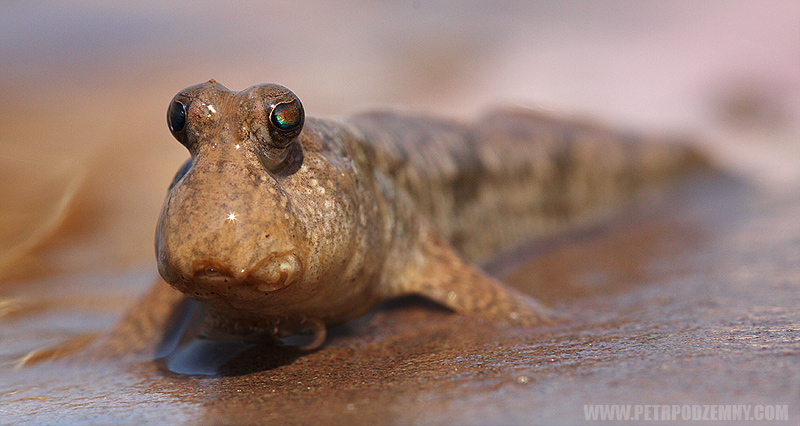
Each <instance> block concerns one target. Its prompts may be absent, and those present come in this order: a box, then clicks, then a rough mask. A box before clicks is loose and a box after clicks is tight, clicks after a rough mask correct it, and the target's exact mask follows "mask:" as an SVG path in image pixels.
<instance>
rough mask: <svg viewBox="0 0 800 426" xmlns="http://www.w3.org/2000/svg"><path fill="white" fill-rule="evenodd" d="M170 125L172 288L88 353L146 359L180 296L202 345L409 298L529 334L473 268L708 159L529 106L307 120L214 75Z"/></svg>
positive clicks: (507, 297) (181, 103)
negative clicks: (481, 112) (180, 149)
mask: <svg viewBox="0 0 800 426" xmlns="http://www.w3.org/2000/svg"><path fill="white" fill-rule="evenodd" d="M168 123H169V125H170V130H171V131H172V133H173V135H174V136H175V137H176V139H178V141H180V142H181V143H182V144H183V145H184V146H186V147H187V148H188V150H189V152H190V153H191V159H190V160H189V161H188V162H187V164H185V165H184V166H183V167H182V168H181V170H180V171H179V172H178V175H177V176H176V177H175V180H174V182H173V184H172V186H171V187H170V190H169V192H168V195H167V198H166V200H165V203H164V207H163V209H162V212H161V218H160V220H159V226H158V231H157V237H156V252H157V258H158V263H159V272H160V274H161V276H162V277H163V278H164V280H165V282H166V283H168V284H169V285H170V286H171V287H172V288H170V287H167V285H166V284H165V283H164V282H161V283H158V284H157V285H156V287H155V289H154V290H153V292H152V293H151V295H150V296H148V297H146V298H145V299H143V301H142V302H141V303H140V304H139V305H138V306H137V307H136V308H135V309H134V311H133V313H132V314H130V315H128V317H126V319H125V320H124V321H123V323H121V324H120V326H119V327H118V328H117V330H116V331H115V332H114V333H112V334H111V336H110V337H109V338H107V339H106V340H105V341H104V342H102V343H101V344H99V346H98V347H99V349H98V351H97V352H98V353H111V352H113V353H121V352H125V351H126V350H127V351H133V352H135V351H145V352H146V351H148V350H152V347H153V346H154V342H157V341H158V340H159V339H160V338H162V337H163V336H164V335H165V333H166V332H167V331H168V330H170V329H171V328H174V327H175V323H176V321H177V320H175V318H177V317H178V316H179V315H176V311H178V310H180V309H184V308H182V306H184V305H185V304H184V303H183V301H184V300H185V297H184V296H180V295H179V293H177V291H176V290H178V291H180V292H182V293H183V294H185V296H188V297H189V298H192V299H194V300H196V301H197V302H199V305H200V307H199V312H200V314H194V315H193V317H192V318H193V319H192V321H194V322H196V323H197V325H196V326H194V327H189V329H192V330H199V331H197V332H198V333H200V334H204V335H206V336H210V337H223V338H230V337H232V336H233V337H235V338H242V339H248V340H265V341H270V340H272V341H274V340H275V339H278V340H279V339H280V338H282V337H285V336H288V335H292V334H295V333H300V334H312V335H314V339H313V342H312V343H311V344H309V345H308V347H309V348H314V347H317V346H319V345H320V344H322V343H323V341H324V336H325V334H324V330H325V328H327V327H330V326H334V325H337V324H341V323H342V322H345V321H347V320H350V319H353V318H356V317H358V316H360V315H363V314H364V313H365V312H366V311H367V310H369V309H370V308H371V307H373V306H374V305H375V304H376V303H378V302H379V301H381V300H385V299H388V298H392V297H397V296H402V295H408V294H420V295H423V296H425V297H428V298H430V299H432V300H435V301H436V302H438V303H441V304H443V305H444V306H447V307H449V308H451V309H453V310H454V311H456V312H457V313H460V314H464V315H470V316H474V317H477V318H482V319H483V320H487V321H500V322H509V323H514V324H517V325H521V326H532V325H536V324H540V323H542V322H544V321H547V310H546V309H545V308H544V307H542V306H541V305H540V304H539V303H538V302H536V301H535V300H533V299H531V298H530V297H528V296H526V295H523V294H521V293H519V292H518V291H516V290H514V289H511V288H508V287H507V286H505V285H503V284H502V283H500V282H498V281H497V280H495V279H493V278H491V277H489V276H487V275H486V274H484V273H483V272H482V271H481V270H480V269H479V268H477V267H476V266H473V265H472V263H471V262H482V261H485V260H487V259H489V258H490V256H492V255H493V254H497V253H498V252H500V251H504V250H509V249H513V248H514V247H516V246H519V245H520V244H522V243H524V242H525V241H527V240H530V239H531V238H536V237H538V236H542V235H545V234H548V233H552V232H555V231H556V230H560V229H563V228H564V227H566V226H574V225H576V224H581V223H587V222H590V221H593V220H596V219H597V218H600V217H603V216H604V215H607V214H608V213H609V212H611V211H615V210H618V209H619V208H620V207H621V206H623V205H625V204H627V203H629V202H630V200H631V199H634V198H636V197H638V196H640V195H641V194H645V193H647V192H648V191H650V190H651V189H652V188H655V187H658V186H661V185H663V184H664V183H665V182H666V181H669V180H670V178H672V177H673V176H675V175H677V174H679V173H680V172H684V171H687V170H689V169H692V168H696V167H698V166H701V165H703V164H705V161H704V160H703V157H702V156H701V155H699V154H698V153H697V152H696V151H694V150H693V149H692V148H689V147H687V146H685V145H682V144H675V143H667V142H665V141H657V140H653V141H649V140H642V139H637V138H633V137H630V136H629V135H626V134H623V133H616V132H612V131H609V130H607V129H604V128H602V127H600V126H596V125H593V124H587V123H585V122H579V121H570V120H562V119H556V118H552V117H549V116H546V115H544V114H542V113H539V112H535V111H530V110H524V109H508V110H497V111H495V112H492V113H490V114H487V115H486V116H484V117H481V118H480V119H478V120H476V121H475V122H473V123H461V122H457V121H453V120H447V119H436V118H430V117H423V116H417V115H410V114H402V113H396V112H370V113H364V114H359V115H356V116H353V117H350V118H348V119H345V120H341V121H337V120H326V119H316V118H306V117H305V116H304V111H303V109H302V104H300V101H299V99H298V98H297V97H296V96H295V95H294V94H293V93H291V92H290V91H289V90H288V89H286V88H283V87H281V86H277V85H259V86H253V87H251V88H249V89H247V90H244V91H242V92H231V91H229V90H228V89H226V88H224V87H223V86H222V85H220V84H219V83H216V82H215V81H213V80H212V81H209V82H207V83H204V84H200V85H197V86H193V87H190V88H188V89H186V90H184V91H182V92H181V93H179V94H178V95H176V97H175V98H174V99H173V102H172V103H171V105H170V109H169V111H168ZM543 284H544V285H546V283H543ZM173 288H174V289H176V290H173ZM130 330H135V332H131V331H130ZM134 334H135V336H134Z"/></svg>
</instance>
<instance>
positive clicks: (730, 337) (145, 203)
mask: <svg viewBox="0 0 800 426" xmlns="http://www.w3.org/2000/svg"><path fill="white" fill-rule="evenodd" d="M0 9H2V12H3V13H0V20H1V21H0V28H2V32H3V34H2V35H3V37H0V57H2V58H3V59H4V60H2V61H0V76H2V77H3V78H2V80H1V81H0V92H2V93H3V99H4V102H3V104H2V105H0V166H2V167H0V169H1V170H2V172H0V176H2V181H0V196H2V199H3V200H4V201H3V203H2V204H1V205H0V236H1V237H2V239H0V280H2V281H0V362H2V367H0V414H3V422H5V423H12V424H14V423H31V424H53V423H59V424H69V423H77V424H87V423H94V424H106V423H125V424H145V423H158V424H163V423H202V424H217V423H225V424H232V423H238V424H253V423H275V422H278V421H281V422H285V423H290V424H291V423H305V424H307V423H312V422H313V423H328V424H368V423H369V424H374V423H379V424H408V423H416V424H531V423H576V422H580V421H583V420H584V417H583V416H584V412H583V405H584V404H778V405H783V404H788V405H789V408H790V412H789V414H790V422H791V423H792V424H793V423H796V422H797V419H798V418H800V403H799V402H800V401H799V400H800V374H798V371H800V369H799V368H798V367H800V335H799V333H800V331H798V330H800V317H799V316H798V314H797V312H796V309H795V307H796V306H798V302H800V300H798V299H800V291H798V285H800V281H799V280H800V270H799V269H798V268H800V229H798V224H797V220H796V218H797V217H798V216H799V214H800V189H799V188H800V186H799V185H798V183H799V182H800V172H798V170H800V169H799V168H797V167H796V165H797V164H798V162H799V161H800V142H798V141H800V103H799V102H798V99H800V53H798V52H800V34H798V33H797V28H796V23H797V22H798V21H800V7H798V5H797V4H796V3H795V2H788V1H787V2H772V3H757V4H756V3H736V2H718V3H704V4H702V5H695V4H693V3H686V4H682V3H681V4H678V3H672V4H665V5H660V4H655V3H652V4H651V3H633V4H631V3H616V2H601V3H574V4H571V3H565V4H557V5H556V4H550V3H544V4H537V3H528V2H520V3H514V2H508V3H503V4H500V5H495V6H494V7H491V8H488V7H483V6H480V5H478V4H473V5H469V4H468V5H465V6H463V7H458V8H455V7H453V6H450V5H432V4H428V3H425V2H412V3H409V4H405V3H397V2H389V3H386V4H375V3H372V2H370V3H360V2H350V3H348V4H340V5H337V6H333V5H323V6H320V5H319V4H317V3H313V4H311V3H310V4H307V5H306V4H300V5H296V4H294V3H288V2H285V3H284V2H272V3H266V4H264V5H263V6H259V7H258V8H255V7H254V6H245V5H243V4H234V3H226V4H225V6H209V7H207V8H192V7H189V6H188V5H180V4H167V5H163V4H161V3H158V5H155V4H154V5H148V4H139V5H137V6H126V5H123V4H121V3H120V4H113V3H92V4H83V3H76V4H60V5H53V4H50V3H31V2H11V3H5V4H3V5H2V6H0ZM212 77H213V78H215V79H217V80H218V81H220V82H222V83H223V84H226V85H227V86H228V87H230V88H231V89H236V90H239V89H243V88H245V87H247V86H249V85H251V84H255V83H260V82H277V83H281V84H284V85H287V86H288V87H290V88H291V89H292V90H294V91H295V92H296V93H298V95H299V96H300V97H301V98H302V99H303V103H304V105H305V106H306V110H307V111H308V112H309V113H310V114H313V115H339V114H344V113H347V112H349V111H352V110H354V109H357V108H361V107H364V106H365V105H372V104H400V105H404V106H405V107H407V108H412V109H422V110H425V111H431V112H433V113H437V114H450V115H455V116H460V117H471V116H474V114H475V113H476V112H477V111H479V110H480V109H482V108H484V107H486V106H489V105H492V104H494V103H497V102H509V101H510V102H519V103H525V104H528V105H530V104H531V103H533V102H535V103H537V104H538V105H541V106H543V107H546V108H552V109H556V110H562V111H570V112H575V113H578V114H588V115H591V116H595V117H599V118H601V119H603V120H605V121H608V122H611V123H617V124H619V123H629V124H630V125H631V126H632V127H633V128H634V129H638V130H646V131H655V132H661V131H684V130H685V131H689V132H693V133H696V134H697V135H698V136H699V138H700V139H702V140H703V141H706V143H707V144H708V145H707V147H708V148H709V149H710V150H712V151H713V152H714V154H715V158H717V159H718V161H719V162H720V163H721V164H722V165H723V166H724V167H726V168H727V170H728V171H729V174H732V175H734V176H736V177H738V178H739V180H740V182H739V183H734V182H731V181H723V182H720V181H707V180H700V181H694V182H693V184H692V185H690V186H689V187H688V188H687V189H685V190H684V191H683V192H681V193H680V194H678V195H676V196H675V198H674V199H670V200H669V202H668V203H666V204H662V205H660V206H659V207H658V208H657V209H655V210H652V209H651V210H647V211H644V212H637V213H632V214H630V215H628V216H625V217H624V218H621V219H620V220H618V221H616V222H614V223H610V224H606V225H605V226H602V227H599V228H597V229H592V230H589V231H585V232H578V233H575V234H571V235H567V236H561V237H559V238H554V239H551V240H547V241H539V242H534V243H532V245H531V246H530V247H528V248H527V250H526V251H524V252H522V253H517V254H514V255H507V256H504V257H503V258H500V259H498V260H497V261H495V262H494V263H493V264H492V265H489V268H490V270H491V271H492V272H493V273H495V274H497V275H500V276H502V277H503V278H504V279H505V280H506V281H508V282H510V283H512V284H513V285H515V286H517V287H519V288H521V289H523V290H525V291H527V292H529V293H531V294H534V295H535V296H536V297H538V298H540V299H541V300H543V301H544V302H545V303H547V304H548V305H549V306H552V307H553V308H555V309H556V311H557V312H558V313H559V314H561V315H562V316H563V318H564V321H563V322H561V323H558V324H556V325H552V326H546V327H541V328H539V329H535V330H515V329H502V328H499V327H493V326H491V325H487V324H481V323H477V322H474V321H471V320H469V319H466V318H462V317H459V316H456V315H452V314H450V313H448V312H446V311H444V310H442V309H440V308H437V307H436V306H433V305H432V304H430V303H426V302H425V301H423V300H419V299H404V300H401V301H395V302H390V303H387V304H385V305H383V306H382V307H381V308H379V309H376V310H374V311H372V312H371V313H370V314H369V315H368V316H367V317H365V318H363V319H361V320H358V321H356V322H353V323H351V324H348V325H345V326H343V327H341V328H339V329H337V330H335V331H334V333H333V336H331V338H330V339H329V342H328V343H327V345H326V346H325V347H323V349H321V350H319V351H317V352H314V353H310V354H302V355H300V354H297V353H293V352H286V351H278V350H276V351H264V350H263V348H214V347H210V348H207V349H208V350H209V351H214V350H216V351H217V353H220V354H221V357H222V358H223V360H220V359H215V358H214V357H212V356H207V357H204V358H202V360H201V361H202V362H199V361H198V360H196V359H195V360H192V359H185V358H184V359H171V360H163V361H158V362H106V363H93V364H90V365H85V364H77V365H75V364H70V365H65V364H63V363H42V364H38V365H35V366H32V367H28V368H23V369H14V368H13V364H14V362H15V361H16V360H18V359H19V358H20V357H22V356H24V355H26V354H28V353H30V351H33V350H36V349H40V348H42V347H47V346H50V345H53V344H56V343H59V342H62V341H64V340H65V339H69V338H77V337H80V336H84V335H85V334H87V333H89V334H91V333H101V332H102V331H104V330H108V329H109V328H110V327H111V326H112V325H113V324H114V323H115V321H116V320H117V319H118V318H119V316H120V315H121V313H122V312H123V311H124V310H125V308H126V307H128V306H130V305H131V304H132V303H133V301H134V300H135V299H136V297H137V295H138V294H141V292H143V291H145V289H146V288H147V287H148V286H149V285H150V284H151V282H152V281H153V280H154V279H155V276H156V274H155V268H154V266H153V264H154V262H153V260H152V238H153V237H152V234H153V229H154V228H155V220H156V217H157V214H158V211H159V209H160V205H161V201H162V199H163V196H164V192H165V190H166V185H167V184H168V183H169V181H170V179H171V178H172V175H173V173H174V172H175V170H176V169H177V168H178V166H179V165H180V164H181V162H182V161H183V160H184V159H185V157H186V153H185V151H184V150H183V148H182V147H180V145H179V144H177V143H175V142H174V141H173V140H171V138H170V136H169V134H168V132H167V130H166V126H165V123H164V114H165V110H166V105H167V103H168V101H169V99H171V97H172V96H173V95H174V93H175V92H177V91H178V90H180V89H182V88H183V87H185V86H188V85H191V84H195V83H199V82H201V81H204V80H207V79H208V78H212ZM232 354H234V355H232ZM231 356H233V358H232V359H227V358H230V357H231ZM175 371H179V372H183V373H187V372H191V373H213V374H211V375H208V374H206V375H202V374H178V373H175Z"/></svg>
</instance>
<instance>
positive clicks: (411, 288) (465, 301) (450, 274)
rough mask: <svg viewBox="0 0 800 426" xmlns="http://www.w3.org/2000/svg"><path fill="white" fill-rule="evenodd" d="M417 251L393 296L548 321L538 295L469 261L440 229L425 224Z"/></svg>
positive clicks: (488, 315)
mask: <svg viewBox="0 0 800 426" xmlns="http://www.w3.org/2000/svg"><path fill="white" fill-rule="evenodd" d="M423 228H424V229H423V231H422V232H421V238H420V244H419V247H418V253H416V256H413V259H412V260H411V261H410V265H409V267H408V268H407V269H406V271H405V273H404V274H403V276H402V277H401V278H400V280H399V282H397V283H396V285H394V286H391V287H392V289H393V291H394V293H395V294H393V295H394V296H399V295H408V294H418V295H422V296H425V297H428V298H430V299H432V300H434V301H436V302H438V303H440V304H442V305H444V306H446V307H448V308H450V309H452V310H454V311H456V312H458V313H460V314H463V315H471V316H476V317H479V318H483V319H485V320H488V321H496V322H506V323H512V324H516V325H520V326H525V327H527V326H533V325H537V324H543V323H547V322H549V319H548V318H549V317H550V315H548V310H547V308H545V307H544V306H543V305H542V304H540V303H539V302H538V301H536V300H535V299H533V298H531V297H530V296H527V295H525V294H523V293H521V292H519V291H517V290H515V289H513V288H511V287H508V286H506V285H505V284H503V283H501V282H500V281H498V280H496V279H494V278H492V277H489V276H488V275H486V274H485V273H484V272H482V271H481V270H480V269H478V268H477V267H475V266H472V265H470V264H468V263H466V262H465V261H464V260H463V259H462V258H461V256H460V255H459V254H458V253H456V251H455V250H454V249H453V248H452V247H451V246H450V245H449V244H448V243H447V242H446V241H444V240H443V239H442V238H441V237H440V236H439V234H438V233H437V232H435V231H433V230H432V229H431V228H430V227H429V226H427V225H424V226H423Z"/></svg>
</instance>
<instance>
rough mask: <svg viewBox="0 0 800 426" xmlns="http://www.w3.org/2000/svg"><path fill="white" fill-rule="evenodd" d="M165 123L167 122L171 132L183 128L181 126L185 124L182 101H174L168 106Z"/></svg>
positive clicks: (184, 109)
mask: <svg viewBox="0 0 800 426" xmlns="http://www.w3.org/2000/svg"><path fill="white" fill-rule="evenodd" d="M167 124H169V130H171V131H172V132H173V133H177V132H180V131H181V130H183V126H185V125H186V108H185V107H184V106H183V104H182V103H180V102H178V101H175V102H173V103H172V105H170V106H169V112H168V113H167Z"/></svg>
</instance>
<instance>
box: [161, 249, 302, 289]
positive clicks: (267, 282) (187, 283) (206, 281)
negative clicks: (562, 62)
mask: <svg viewBox="0 0 800 426" xmlns="http://www.w3.org/2000/svg"><path fill="white" fill-rule="evenodd" d="M302 276H303V264H302V262H301V261H300V258H299V257H298V256H297V255H295V254H294V253H291V252H286V253H272V254H270V255H268V256H267V257H265V258H264V259H262V260H261V261H259V262H258V263H256V264H255V265H253V266H252V267H250V268H232V267H231V266H229V264H226V263H225V262H222V261H219V260H216V259H199V260H195V261H194V262H193V263H192V275H191V276H189V277H183V278H184V279H181V280H180V281H181V282H180V283H176V284H175V286H176V288H178V290H180V291H182V292H184V293H187V294H189V295H194V296H197V297H202V296H203V295H205V294H208V295H216V296H219V295H221V294H223V293H226V290H235V291H237V292H238V291H241V290H249V291H253V292H258V293H272V292H276V291H278V290H282V289H284V288H286V287H289V286H291V285H292V284H294V283H296V282H298V281H300V279H301V277H302ZM181 287H184V288H181Z"/></svg>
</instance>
